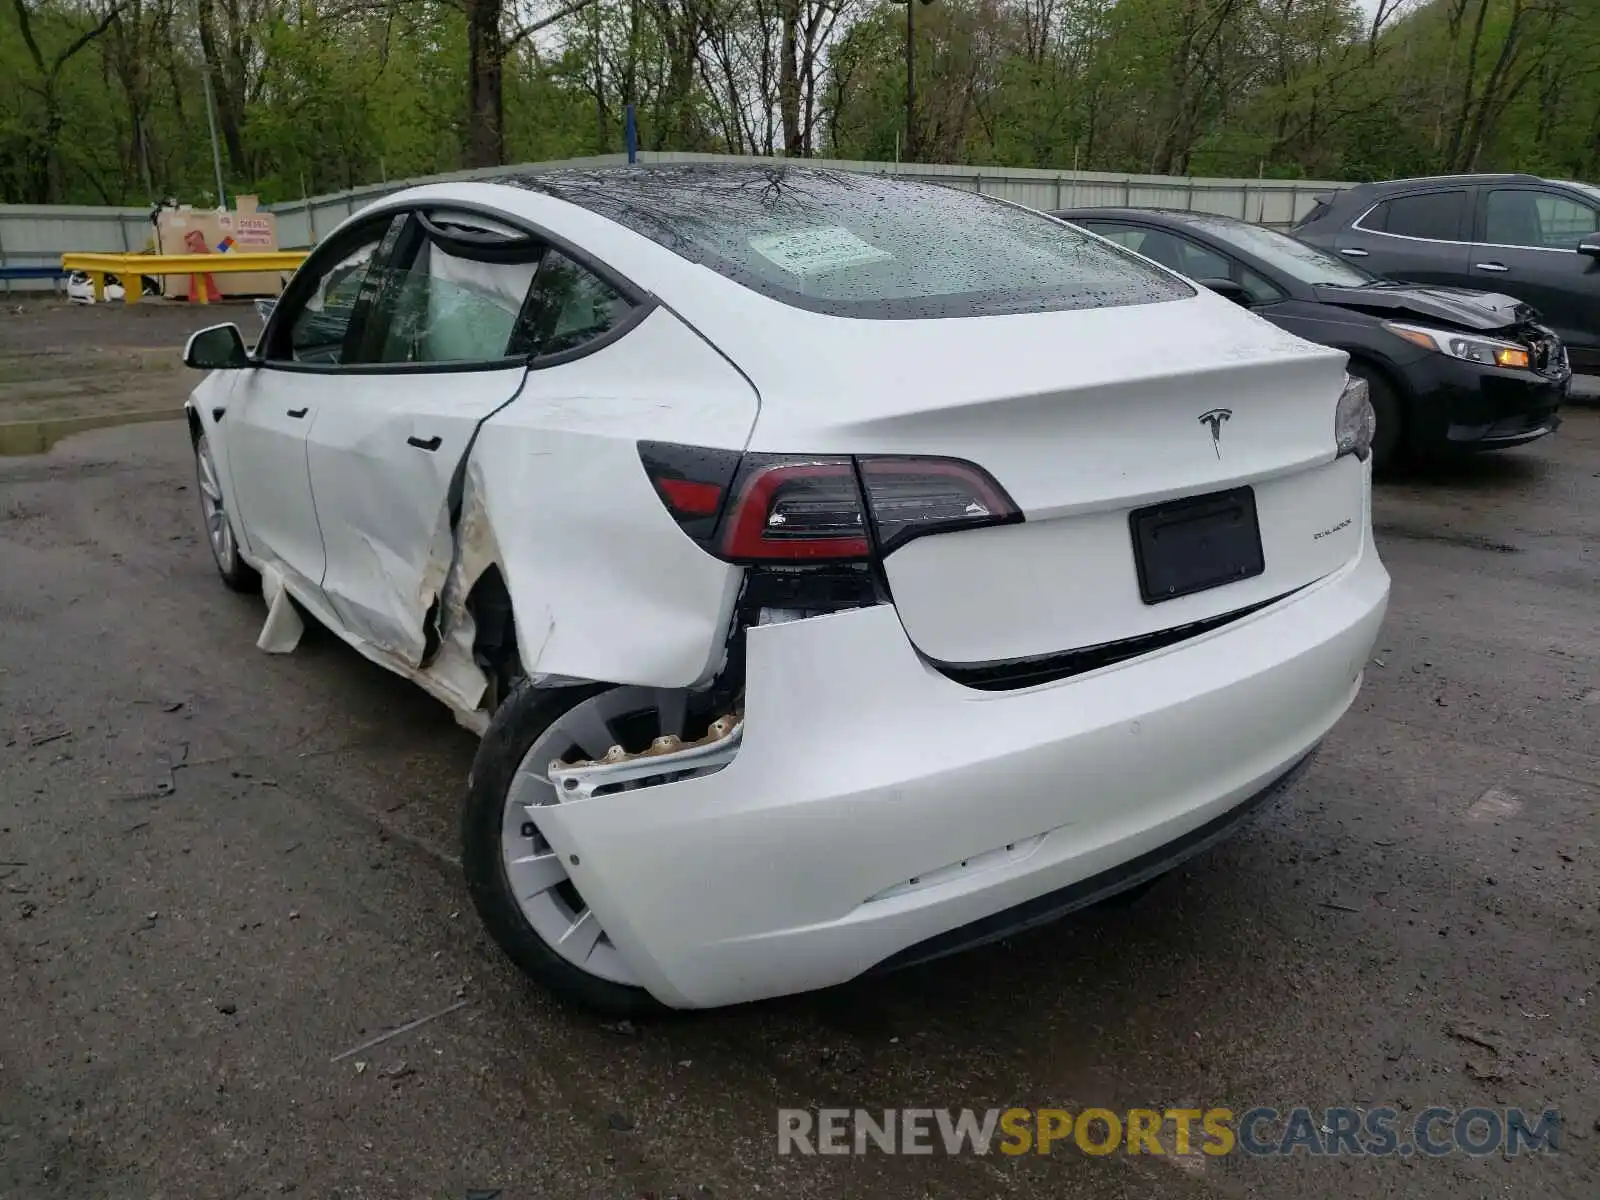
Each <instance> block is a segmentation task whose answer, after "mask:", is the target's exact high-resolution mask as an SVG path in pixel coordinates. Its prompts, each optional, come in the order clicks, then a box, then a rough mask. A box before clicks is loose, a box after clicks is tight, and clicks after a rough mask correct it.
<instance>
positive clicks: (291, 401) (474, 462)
mask: <svg viewBox="0 0 1600 1200" xmlns="http://www.w3.org/2000/svg"><path fill="white" fill-rule="evenodd" d="M186 360H187V361H188V362H189V363H190V365H192V366H195V367H200V368H207V369H210V370H211V371H212V373H211V374H210V375H209V376H208V377H207V378H206V380H205V381H204V382H203V383H202V384H201V386H200V387H199V388H197V389H196V390H195V392H194V394H193V396H192V397H191V399H190V402H189V405H188V417H189V421H190V429H191V433H192V436H193V440H194V447H195V454H196V457H197V460H198V469H199V475H200V483H201V495H202V504H203V510H204V513H203V515H204V518H205V523H206V530H207V533H208V535H209V539H210V544H211V548H212V551H213V552H214V554H215V556H216V561H217V566H218V568H219V569H220V571H221V573H222V576H223V578H224V580H225V581H226V582H227V583H228V584H229V585H231V586H233V587H235V588H254V587H257V586H264V591H265V595H266V598H267V601H268V606H269V607H268V618H267V622H266V626H265V627H264V628H263V630H262V632H261V636H260V642H259V645H260V646H261V648H262V649H265V650H270V651H280V652H281V651H288V650H292V649H293V648H294V645H295V642H296V640H297V638H298V636H299V632H300V628H301V626H300V621H301V615H302V613H309V614H311V615H312V616H313V617H314V618H315V619H316V620H318V621H320V622H322V623H324V624H325V625H327V626H328V627H329V628H330V629H332V630H333V631H334V632H335V633H337V634H338V635H339V636H340V637H342V638H343V639H344V640H346V641H347V642H349V643H350V644H351V645H352V646H354V647H355V648H356V649H357V650H359V651H360V652H361V653H362V654H364V655H366V656H367V657H369V658H371V659H374V660H375V661H377V662H379V663H382V664H383V665H384V666H386V667H389V668H390V669H392V670H393V671H395V672H396V673H397V674H400V675H403V676H405V677H406V678H407V679H410V680H412V681H414V682H415V683H417V684H418V685H420V686H422V687H424V688H426V689H427V690H428V691H429V692H431V693H432V694H433V695H435V696H437V697H438V698H439V699H440V700H442V701H444V703H446V704H447V705H449V706H450V707H451V708H452V709H453V710H454V711H455V712H456V714H457V716H458V717H459V719H461V720H462V721H463V722H464V723H465V724H467V725H469V726H470V727H471V728H473V729H476V730H478V731H480V732H481V733H482V734H483V740H482V744H481V747H480V749H479V751H478V756H477V761H476V763H475V765H474V767H473V771H472V778H471V781H470V785H469V789H468V795H467V798H466V804H465V813H464V820H463V836H464V849H463V861H464V864H465V870H466V875H467V880H468V883H469V885H470V888H471V892H472V895H473V898H474V900H475V901H476V904H477V907H478V910H479V912H480V913H481V915H482V917H483V919H484V921H485V923H486V925H487V926H488V928H489V930H490V931H491V932H492V933H493V935H494V937H495V938H496V940H497V941H498V942H499V944H500V945H501V946H502V947H503V948H504V949H505V951H506V952H507V953H508V954H509V955H510V956H511V957H512V958H513V959H514V960H515V961H516V962H517V963H518V964H519V965H520V966H521V967H523V968H524V969H525V970H526V971H527V972H528V973H530V974H531V975H533V976H535V977H536V978H537V979H539V980H541V981H542V982H543V983H545V984H546V985H548V986H549V987H550V988H551V989H552V990H554V991H555V992H557V993H559V994H561V995H563V996H565V997H568V998H573V999H576V1000H579V1001H581V1002H583V1003H586V1004H588V1005H590V1006H592V1007H595V1008H599V1009H604V1010H607V1011H611V1012H629V1011H638V1010H640V1009H642V1008H649V1007H653V1006H656V1005H666V1006H670V1007H679V1008H690V1007H705V1006H713V1005H721V1004H728V1003H732V1002H737V1001H744V1000H752V999H756V998H759V997H764V996H773V995H778V994H782V993H786V992H793V991H799V990H803V989H808V988H817V987H822V986H826V985H829V984H834V983H838V982H841V981H843V980H847V979H850V978H852V977H855V976H858V975H860V974H862V973H864V972H868V971H872V970H876V969H884V968H888V967H892V966H896V965H901V964H905V963H909V962H915V961H920V960H922V959H925V958H929V957H932V956H935V955H938V954H942V953H945V952H948V951H950V950H954V949H957V948H959V947H962V946H967V945H972V944H976V943H979V942H983V941H988V940H992V939H994V938H997V937H1001V936H1004V935H1006V934H1007V933H1010V932H1012V931H1015V930H1017V929H1020V928H1023V927H1026V926H1030V925H1034V924H1037V923H1039V922H1042V921H1046V920H1049V919H1052V918H1054V917H1056V916H1059V915H1061V914H1062V913H1065V912H1067V911H1070V910H1072V909H1074V908H1077V907H1081V906H1083V905H1085V904H1088V903H1091V902H1093V901H1095V900H1098V899H1100V898H1102V897H1105V896H1108V895H1111V894H1113V893H1115V892H1118V891H1122V890H1126V889H1129V888H1133V887H1136V886H1138V885H1140V884H1142V883H1143V882H1145V881H1147V880H1149V879H1151V878H1153V877H1154V876H1155V875H1157V874H1159V873H1160V872H1161V871H1163V870H1165V869H1167V868H1169V867H1171V866H1172V865H1173V864H1174V863H1176V862H1179V861H1181V860H1182V859H1183V858H1184V857H1186V856H1188V855H1190V854H1193V853H1194V852H1196V851H1197V850H1199V849H1201V848H1203V847H1204V846H1206V845H1208V844H1210V843H1211V842H1213V841H1215V840H1216V839H1217V838H1218V837H1220V836H1222V835H1223V834H1224V833H1225V832H1226V831H1227V830H1229V829H1230V828H1231V827H1233V826H1234V825H1235V824H1237V823H1238V822H1239V821H1240V820H1241V819H1242V818H1243V817H1244V816H1246V815H1247V814H1248V813H1249V812H1251V811H1252V810H1253V809H1254V808H1255V807H1256V806H1257V805H1259V804H1260V803H1261V802H1262V801H1263V800H1264V799H1265V798H1267V797H1269V796H1270V795H1272V794H1274V792H1275V791H1276V790H1277V788H1278V787H1279V786H1280V785H1281V783H1282V781H1284V780H1285V779H1286V778H1288V777H1289V776H1290V775H1291V774H1292V773H1293V772H1294V771H1295V769H1296V768H1297V767H1298V766H1299V765H1300V764H1301V763H1302V762H1303V761H1304V760H1305V759H1306V757H1307V755H1308V754H1309V753H1310V751H1311V750H1312V749H1313V748H1314V747H1315V746H1316V744H1317V743H1318V741H1319V740H1320V739H1321V738H1322V737H1323V735H1324V734H1326V733H1327V732H1328V730H1329V728H1330V727H1331V726H1332V725H1333V724H1334V723H1335V722H1336V721H1337V720H1338V719H1339V717H1340V715H1341V714H1342V713H1343V712H1344V711H1345V709H1346V708H1347V707H1348V706H1349V704H1350V702H1351V700H1352V698H1353V697H1354V696H1355V694H1356V690H1357V688H1358V687H1359V685H1360V681H1361V675H1362V668H1363V665H1364V663H1365V662H1366V659H1367V655H1368V652H1369V650H1370V648H1371V645H1372V642H1373V639H1374V637H1375V636H1376V633H1377V630H1378V626H1379V623H1380V621H1381V619H1382V616H1383V612H1384V608H1385V604H1386V602H1387V597H1388V589H1389V582H1388V576H1387V575H1386V574H1385V572H1384V569H1383V566H1382V564H1381V563H1380V562H1379V560H1378V556H1377V554H1376V552H1375V550H1374V548H1373V543H1372V534H1371V520H1370V507H1369V495H1370V470H1369V467H1370V463H1369V459H1368V449H1369V444H1370V439H1371V436H1372V419H1371V411H1370V408H1369V406H1368V405H1367V402H1366V397H1365V393H1364V385H1362V384H1360V383H1359V381H1355V382H1352V381H1351V380H1350V379H1348V378H1347V376H1346V374H1345V370H1344V362H1345V359H1344V355H1343V354H1341V353H1339V352H1337V351H1332V350H1327V349H1324V348H1321V347H1318V346H1313V345H1310V344H1308V343H1306V342H1303V341H1300V340H1298V339H1296V338H1294V337H1292V336H1290V335H1288V334H1286V333H1283V332H1281V331H1279V330H1277V329H1275V328H1273V327H1272V326H1271V325H1269V324H1267V323H1266V322H1265V321H1262V320H1260V319H1258V318H1256V317H1254V316H1252V315H1250V314H1249V313H1247V312H1244V311H1243V310H1241V309H1240V308H1239V307H1238V306H1237V305H1235V304H1232V303H1230V302H1229V301H1227V300H1224V299H1222V298H1220V297H1218V296H1215V295H1213V294H1212V293H1210V292H1208V291H1206V290H1204V289H1202V288H1196V287H1193V286H1191V285H1190V284H1188V283H1186V282H1185V281H1183V280H1182V279H1181V278H1179V277H1178V276H1176V275H1174V274H1172V273H1170V272H1168V271H1166V270H1164V269H1162V268H1160V267H1157V266H1155V265H1153V264H1151V263H1149V262H1147V261H1146V260H1144V259H1141V258H1139V257H1138V256H1136V255H1134V254H1131V253H1129V252H1127V251H1124V250H1123V249H1121V248H1119V247H1116V246H1113V245H1111V244H1110V243H1108V242H1104V241H1102V240H1100V239H1098V238H1095V237H1094V236H1092V235H1090V234H1087V233H1085V232H1083V231H1080V230H1078V229H1075V228H1073V227H1072V226H1070V225H1066V224H1064V223H1062V222H1060V221H1057V220H1055V219H1053V218H1050V217H1046V216H1043V215H1040V214H1037V213H1034V212H1031V211H1028V210H1025V209H1021V208H1017V207H1015V206H1011V205H1007V204H1004V203H1001V202H998V201H995V200H991V199H988V198H985V197H982V196H976V195H972V194H968V193H963V192H959V191H954V190H946V189H942V188H936V187H931V186H925V185H920V184H913V183H907V182H900V181H897V180H893V179H887V178H876V177H867V176H856V175H843V174H835V173H829V172H821V171H815V170H806V169H800V168H793V167H786V166H720V165H719V166H699V165H696V166H677V167H661V168H634V169H617V170H612V171H599V172H582V173H574V172H564V171H552V172H546V173H532V174H526V175H520V176H518V175H508V176H506V177H504V178H502V179H500V180H498V181H490V182H483V181H475V182H462V183H447V184H438V185H431V186H427V187H422V188H416V189H412V190H409V191H404V192H401V193H398V194H396V195H394V196H391V197H388V198H386V199H384V200H382V201H380V202H379V203H377V204H375V205H373V206H372V207H371V208H369V209H367V210H366V211H364V212H362V213H360V214H358V215H356V216H354V217H352V218H351V219H350V220H349V221H348V222H346V223H345V224H344V225H343V226H341V227H340V228H339V229H338V230H337V231H336V232H334V233H333V234H331V235H330V236H329V237H328V238H327V239H326V240H324V241H323V243H322V244H321V245H320V246H319V247H318V248H317V250H316V251H315V252H314V253H313V254H312V255H311V256H310V257H309V259H308V260H307V262H306V263H305V265H304V266H303V267H302V268H301V269H300V270H299V272H298V273H297V274H296V275H295V277H294V279H293V280H292V281H291V283H290V284H289V286H288V288H287V290H286V291H285V293H284V295H283V297H282V299H281V300H280V302H279V303H278V304H277V305H276V306H275V308H274V310H273V312H272V314H271V316H270V318H269V320H268V322H267V325H266V328H265V330H264V332H263V334H262V336H261V339H260V343H259V345H258V346H257V347H256V349H255V350H254V351H247V350H246V348H245V346H244V343H243V340H242V339H241V337H240V336H239V333H238V331H237V330H236V329H235V328H234V327H233V326H219V327H216V328H214V329H208V330H206V331H203V332H201V333H198V334H196V335H195V336H194V337H193V338H192V339H191V341H190V343H189V346H188V349H187V352H186Z"/></svg>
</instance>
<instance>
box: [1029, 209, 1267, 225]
mask: <svg viewBox="0 0 1600 1200" xmlns="http://www.w3.org/2000/svg"><path fill="white" fill-rule="evenodd" d="M1052 215H1053V216H1056V217H1059V218H1061V219H1062V220H1063V221H1087V220H1103V221H1139V220H1150V219H1152V218H1154V219H1155V221H1156V222H1157V223H1160V222H1163V221H1164V222H1167V223H1168V224H1172V225H1195V224H1198V223H1200V222H1201V221H1224V222H1227V223H1228V224H1231V225H1249V224H1251V222H1249V221H1241V220H1240V219H1239V218H1238V217H1230V216H1227V215H1226V214H1224V213H1208V212H1193V211H1191V210H1188V209H1182V208H1063V209H1061V210H1060V211H1059V212H1056V213H1054V214H1052Z"/></svg>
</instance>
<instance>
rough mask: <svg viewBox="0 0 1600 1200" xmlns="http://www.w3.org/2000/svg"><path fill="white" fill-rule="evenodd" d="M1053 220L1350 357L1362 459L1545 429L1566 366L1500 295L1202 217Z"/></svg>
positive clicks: (1530, 435)
mask: <svg viewBox="0 0 1600 1200" xmlns="http://www.w3.org/2000/svg"><path fill="white" fill-rule="evenodd" d="M1056 216H1058V217H1060V218H1062V219H1063V220H1067V221H1071V222H1072V223H1073V224H1075V225H1081V226H1083V227H1084V228H1086V229H1089V230H1091V231H1093V232H1094V233H1098V234H1100V235H1101V236H1102V237H1106V238H1110V239H1111V240H1112V241H1115V242H1118V243H1120V244H1121V245H1124V246H1126V247H1128V248H1129V249H1130V250H1134V251H1136V252H1137V253H1139V254H1142V255H1144V256H1145V257H1146V258H1151V259H1154V260H1155V261H1156V262H1158V263H1160V264H1162V265H1163V266H1166V267H1170V268H1171V269H1172V270H1174V271H1177V272H1179V273H1181V274H1183V275H1187V276H1189V278H1191V279H1193V280H1194V281H1195V282H1197V283H1200V284H1203V285H1204V286H1206V287H1209V288H1211V289H1212V290H1214V291H1217V292H1220V293H1222V294H1223V295H1226V296H1228V297H1229V298H1230V299H1233V300H1236V301H1237V302H1239V303H1240V304H1244V305H1246V306H1248V307H1249V308H1251V309H1253V310H1254V311H1255V312H1257V313H1259V314H1260V315H1261V316H1263V317H1265V318H1266V319H1267V320H1269V321H1271V322H1272V323H1273V324H1274V325H1277V326H1278V327H1279V328H1281V329H1286V330H1288V331H1289V332H1290V333H1294V334H1297V335H1298V336H1300V337H1303V338H1305V339H1306V340H1307V341H1312V342H1317V343H1319V344H1321V345H1324V346H1332V347H1334V348H1336V349H1339V350H1343V351H1345V352H1346V353H1347V354H1349V355H1350V367H1349V370H1350V373H1351V374H1352V375H1358V376H1360V377H1361V378H1363V379H1365V380H1366V381H1367V384H1368V386H1369V388H1370V389H1371V395H1372V407H1373V409H1374V411H1375V412H1376V414H1377V419H1378V428H1377V436H1376V438H1375V439H1374V441H1373V454H1374V460H1375V462H1376V463H1377V464H1378V465H1385V464H1387V463H1388V462H1390V461H1391V460H1393V459H1394V458H1395V457H1396V456H1397V455H1402V454H1407V453H1409V454H1412V455H1416V456H1428V455H1438V454H1441V453H1448V452H1453V451H1463V450H1491V449H1498V448H1502V447H1506V446H1520V445H1522V444H1523V443H1525V442H1531V441H1533V440H1535V439H1536V438H1541V437H1544V436H1545V435H1546V434H1548V433H1552V432H1554V430H1555V429H1556V427H1557V426H1558V425H1559V424H1560V423H1561V418H1560V417H1559V416H1558V415H1557V411H1556V410H1557V409H1558V408H1559V407H1560V405H1561V401H1562V400H1563V399H1564V398H1565V396H1566V392H1567V384H1568V382H1569V381H1570V380H1571V378H1572V370H1571V368H1570V367H1569V366H1568V365H1567V355H1566V350H1565V348H1564V347H1563V345H1562V343H1561V339H1560V338H1559V337H1558V336H1556V334H1555V333H1553V332H1552V331H1551V330H1549V329H1548V328H1546V327H1545V326H1543V325H1541V324H1540V323H1539V321H1538V318H1537V314H1536V313H1535V312H1534V310H1533V309H1532V308H1530V307H1529V306H1528V305H1526V304H1524V303H1522V302H1521V301H1519V300H1516V299H1513V298H1512V297H1510V296H1501V295H1494V294H1491V293H1487V292H1474V291H1466V290H1463V289H1459V288H1448V287H1429V286H1418V285H1409V284H1401V283H1394V282H1392V281H1389V280H1384V279H1379V278H1378V277H1377V276H1375V275H1373V274H1371V273H1370V272H1369V271H1366V270H1364V269H1362V268H1361V267H1359V266H1357V265H1356V264H1355V263H1352V262H1349V261H1347V260H1345V259H1342V258H1339V257H1336V256H1334V255H1332V254H1329V253H1328V252H1327V251H1325V250H1319V249H1317V248H1316V247H1315V246H1308V245H1306V244H1305V243H1304V242H1299V241H1296V240H1295V239H1294V238H1292V237H1289V236H1288V235H1287V234H1283V233H1278V232H1276V231H1275V230H1271V229H1265V228H1263V227H1261V226H1259V225H1250V224H1247V223H1246V222H1244V221H1236V220H1234V219H1232V218H1231V217H1217V216H1210V215H1207V214H1202V213H1183V212H1161V211H1151V210H1145V209H1116V208H1082V209H1069V210H1067V211H1065V212H1060V213H1057V214H1056Z"/></svg>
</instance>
